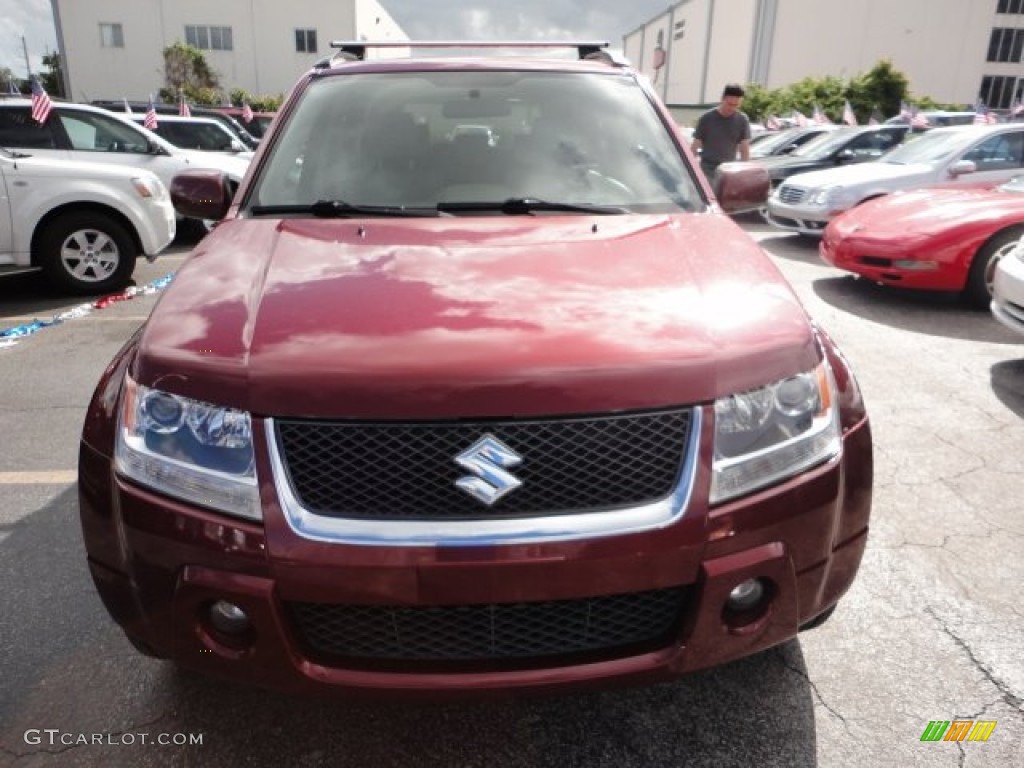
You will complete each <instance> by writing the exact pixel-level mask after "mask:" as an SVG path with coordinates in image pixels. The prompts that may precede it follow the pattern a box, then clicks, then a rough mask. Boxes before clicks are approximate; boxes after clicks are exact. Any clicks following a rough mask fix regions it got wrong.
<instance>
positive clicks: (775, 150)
mask: <svg viewBox="0 0 1024 768" xmlns="http://www.w3.org/2000/svg"><path fill="white" fill-rule="evenodd" d="M835 130H838V126H836V125H827V124H820V123H819V124H815V125H809V126H807V127H806V128H786V129H784V130H781V131H776V132H774V133H767V134H764V137H763V138H762V139H761V140H760V141H758V142H757V143H755V144H751V146H750V157H751V159H754V158H758V157H774V156H776V155H788V154H791V153H792V152H794V151H795V150H796V149H798V148H799V147H802V146H803V145H804V144H806V143H807V142H809V141H811V140H812V139H815V138H817V137H818V136H821V135H822V134H825V133H831V132H832V131H835Z"/></svg>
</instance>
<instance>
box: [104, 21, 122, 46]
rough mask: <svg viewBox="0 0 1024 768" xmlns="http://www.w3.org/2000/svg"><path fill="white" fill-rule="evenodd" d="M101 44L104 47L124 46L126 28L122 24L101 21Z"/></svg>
mask: <svg viewBox="0 0 1024 768" xmlns="http://www.w3.org/2000/svg"><path fill="white" fill-rule="evenodd" d="M100 45H101V46H103V47H104V48H124V30H123V29H122V28H121V25H120V24H103V23H100Z"/></svg>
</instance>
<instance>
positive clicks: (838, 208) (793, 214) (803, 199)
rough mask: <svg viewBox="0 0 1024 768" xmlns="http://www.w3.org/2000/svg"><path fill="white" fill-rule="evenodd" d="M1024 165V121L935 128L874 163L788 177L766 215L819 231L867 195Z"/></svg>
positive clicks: (1003, 174)
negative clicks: (1017, 123)
mask: <svg viewBox="0 0 1024 768" xmlns="http://www.w3.org/2000/svg"><path fill="white" fill-rule="evenodd" d="M1022 171H1024V125H1014V124H1012V123H1011V124H1004V125H993V126H984V125H965V126H959V127H956V128H935V129H933V130H931V131H929V132H928V133H927V134H925V135H923V136H920V137H919V138H916V139H914V140H913V141H911V142H908V143H907V144H905V145H904V146H902V147H899V148H897V149H895V150H893V151H892V152H890V153H889V154H888V155H886V156H885V157H884V158H882V159H881V160H879V161H878V162H876V163H867V164H865V165H858V166H855V167H850V168H833V169H831V170H824V171H816V172H813V173H805V174H800V175H799V176H794V177H793V178H791V179H787V180H786V182H785V183H783V184H782V185H781V186H780V187H779V188H778V189H777V190H775V193H774V194H773V195H772V196H771V198H770V199H769V200H768V212H767V217H766V218H767V219H768V221H769V222H770V223H771V224H773V225H774V226H776V227H779V228H780V229H786V230H789V231H792V232H799V233H801V234H804V235H816V236H819V237H820V236H821V233H822V231H823V230H824V229H825V225H826V224H828V222H829V221H830V220H831V219H832V218H834V217H835V216H838V215H839V214H840V213H842V212H843V211H845V210H849V209H850V208H853V207H854V206H856V205H860V204H861V203H863V202H864V201H866V200H871V199H872V198H875V197H881V196H882V195H886V194H889V193H890V192H895V191H897V190H901V189H916V188H919V187H931V186H936V185H946V186H963V185H970V186H991V185H992V184H997V183H999V182H1003V181H1009V180H1010V179H1011V178H1013V177H1014V176H1016V175H1017V174H1019V173H1021V172H1022Z"/></svg>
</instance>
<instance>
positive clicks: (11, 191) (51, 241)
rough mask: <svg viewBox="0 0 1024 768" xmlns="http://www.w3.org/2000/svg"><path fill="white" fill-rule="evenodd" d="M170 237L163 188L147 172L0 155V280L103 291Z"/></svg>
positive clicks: (123, 281) (122, 281)
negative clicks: (20, 275) (39, 278)
mask: <svg viewBox="0 0 1024 768" xmlns="http://www.w3.org/2000/svg"><path fill="white" fill-rule="evenodd" d="M174 233H175V218H174V209H173V208H172V207H171V202H170V197H169V195H168V194H167V189H166V187H165V186H164V185H163V183H162V182H161V181H160V179H159V178H157V177H156V176H155V175H153V174H152V173H150V172H149V171H144V170H138V169H128V168H117V167H105V166H102V165H97V164H95V163H80V162H73V161H67V160H65V161H55V160H48V159H44V158H37V157H29V156H28V155H25V154H22V153H20V152H11V151H8V150H4V149H0V275H3V274H11V273H16V272H25V271H30V270H31V271H35V270H42V271H43V272H44V273H45V275H46V276H47V278H48V279H49V280H50V281H51V282H52V283H54V284H55V285H56V286H57V287H59V288H61V289H62V290H64V291H67V292H70V293H80V294H98V293H106V292H110V291H114V290H118V289H120V288H123V287H124V286H125V285H127V284H128V281H129V280H130V279H131V276H132V272H133V270H134V269H135V259H136V257H137V256H139V255H145V256H149V257H154V256H156V255H157V254H158V253H159V252H160V251H162V250H163V249H164V248H166V247H167V245H168V244H169V243H170V242H171V241H172V240H173V239H174Z"/></svg>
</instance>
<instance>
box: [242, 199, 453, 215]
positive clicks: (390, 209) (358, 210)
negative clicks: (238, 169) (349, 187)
mask: <svg viewBox="0 0 1024 768" xmlns="http://www.w3.org/2000/svg"><path fill="white" fill-rule="evenodd" d="M249 213H251V214H252V215H253V216H275V215H287V214H290V213H298V214H302V213H307V214H310V215H311V216H317V217H320V218H325V219H332V218H337V219H347V218H353V217H360V216H382V217H384V216H395V217H406V218H422V217H424V216H440V215H441V214H440V213H439V212H438V211H437V210H436V209H434V208H406V207H405V206H403V205H353V204H352V203H346V202H345V201H344V200H317V201H316V202H315V203H311V204H293V205H254V206H252V207H251V208H250V209H249Z"/></svg>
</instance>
